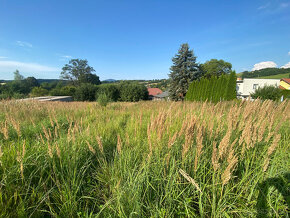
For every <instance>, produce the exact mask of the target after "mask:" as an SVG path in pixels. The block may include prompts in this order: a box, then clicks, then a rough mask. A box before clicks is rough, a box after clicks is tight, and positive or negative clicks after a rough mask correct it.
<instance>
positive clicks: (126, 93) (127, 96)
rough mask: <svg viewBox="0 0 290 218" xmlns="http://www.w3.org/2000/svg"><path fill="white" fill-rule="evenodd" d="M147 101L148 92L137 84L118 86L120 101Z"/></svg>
mask: <svg viewBox="0 0 290 218" xmlns="http://www.w3.org/2000/svg"><path fill="white" fill-rule="evenodd" d="M141 100H148V90H147V88H146V87H145V86H144V85H140V84H137V83H126V82H124V83H122V84H121V85H120V101H131V102H136V101H141Z"/></svg>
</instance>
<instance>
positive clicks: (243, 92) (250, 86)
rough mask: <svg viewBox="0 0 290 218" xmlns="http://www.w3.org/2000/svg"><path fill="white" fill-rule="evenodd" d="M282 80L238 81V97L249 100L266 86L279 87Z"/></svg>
mask: <svg viewBox="0 0 290 218" xmlns="http://www.w3.org/2000/svg"><path fill="white" fill-rule="evenodd" d="M279 85H280V79H247V78H245V79H244V80H237V86H236V90H237V97H238V98H247V97H249V96H250V95H251V93H254V92H255V90H256V89H258V88H262V87H264V86H276V87H279Z"/></svg>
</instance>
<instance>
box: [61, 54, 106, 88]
mask: <svg viewBox="0 0 290 218" xmlns="http://www.w3.org/2000/svg"><path fill="white" fill-rule="evenodd" d="M94 71H95V70H94V68H92V67H90V66H89V65H88V61H87V60H82V59H71V60H70V61H69V64H66V65H65V66H64V67H63V68H62V72H61V78H62V79H65V80H69V81H71V82H72V83H73V84H75V85H79V84H82V83H91V84H95V85H98V84H100V83H101V82H100V80H99V77H98V76H97V75H95V74H93V73H92V72H94Z"/></svg>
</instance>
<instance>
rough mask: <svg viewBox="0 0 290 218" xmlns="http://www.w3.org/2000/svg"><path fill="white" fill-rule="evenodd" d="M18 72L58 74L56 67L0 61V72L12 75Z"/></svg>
mask: <svg viewBox="0 0 290 218" xmlns="http://www.w3.org/2000/svg"><path fill="white" fill-rule="evenodd" d="M16 69H17V70H19V71H20V72H23V73H29V74H31V73H49V72H59V71H60V70H59V69H58V68H56V67H49V66H45V65H41V64H37V63H24V62H18V61H1V60H0V72H4V73H12V72H14V71H15V70H16Z"/></svg>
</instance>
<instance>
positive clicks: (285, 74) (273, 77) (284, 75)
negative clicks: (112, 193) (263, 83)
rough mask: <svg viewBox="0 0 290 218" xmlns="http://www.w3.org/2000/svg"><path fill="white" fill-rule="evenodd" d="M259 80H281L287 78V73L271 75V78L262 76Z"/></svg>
mask: <svg viewBox="0 0 290 218" xmlns="http://www.w3.org/2000/svg"><path fill="white" fill-rule="evenodd" d="M259 78H260V79H282V78H289V73H284V74H277V75H272V76H262V77H259Z"/></svg>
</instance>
